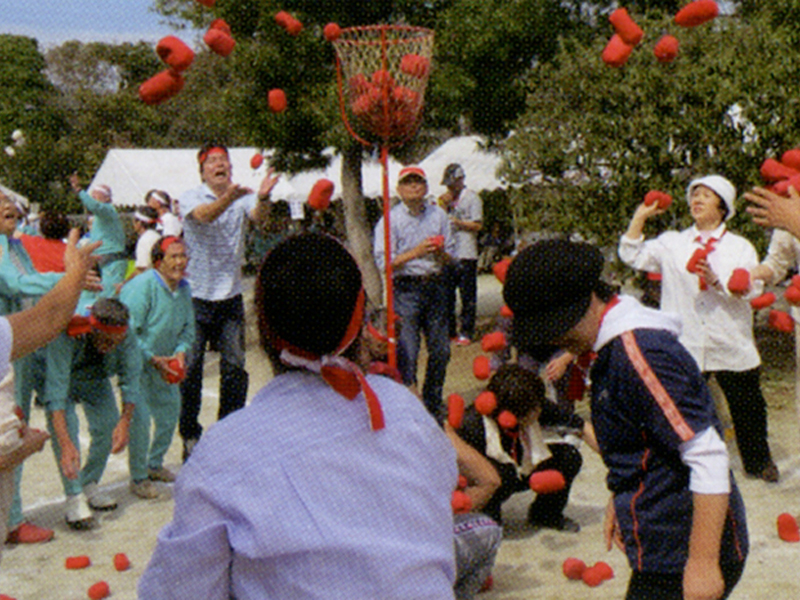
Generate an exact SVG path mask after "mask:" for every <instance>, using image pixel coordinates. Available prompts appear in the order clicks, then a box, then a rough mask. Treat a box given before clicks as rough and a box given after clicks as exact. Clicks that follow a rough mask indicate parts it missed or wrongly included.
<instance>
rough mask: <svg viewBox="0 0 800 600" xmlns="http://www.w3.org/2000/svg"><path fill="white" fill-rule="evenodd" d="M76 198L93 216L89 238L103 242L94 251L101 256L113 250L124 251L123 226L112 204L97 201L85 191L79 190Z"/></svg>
mask: <svg viewBox="0 0 800 600" xmlns="http://www.w3.org/2000/svg"><path fill="white" fill-rule="evenodd" d="M78 198H80V199H81V202H82V203H83V206H84V207H85V208H86V210H88V211H89V212H90V213H92V215H93V216H94V220H93V221H92V230H91V231H90V232H89V240H90V241H92V242H96V241H97V240H102V241H103V244H102V245H101V246H100V247H99V248H98V249H97V250H95V252H94V253H95V254H97V255H100V256H101V255H104V254H112V253H114V252H124V251H125V228H124V227H123V226H122V219H121V218H120V216H119V213H118V212H117V209H116V208H114V205H113V204H111V203H110V202H109V203H105V202H98V201H97V200H95V199H94V198H92V197H91V196H90V195H89V193H88V192H86V191H81V192H80V193H79V194H78Z"/></svg>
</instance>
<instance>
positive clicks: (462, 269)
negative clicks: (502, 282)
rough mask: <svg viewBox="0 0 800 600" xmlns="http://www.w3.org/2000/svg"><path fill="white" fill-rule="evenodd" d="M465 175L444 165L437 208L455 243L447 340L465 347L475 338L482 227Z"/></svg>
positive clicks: (475, 197)
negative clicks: (458, 303) (442, 188)
mask: <svg viewBox="0 0 800 600" xmlns="http://www.w3.org/2000/svg"><path fill="white" fill-rule="evenodd" d="M465 179H466V174H465V173H464V169H463V168H461V165H459V164H456V163H452V164H449V165H447V168H446V169H445V170H444V176H443V177H442V185H444V186H446V187H447V191H446V192H445V193H444V194H442V195H441V196H440V197H439V205H440V206H441V207H442V208H443V209H444V210H445V211H446V212H447V214H448V216H449V217H450V226H451V227H452V230H453V237H455V240H456V251H455V252H456V253H455V256H454V257H453V259H454V260H453V261H452V262H451V263H450V264H449V265H448V266H447V278H448V290H447V293H448V298H447V303H448V307H449V312H450V339H451V340H453V341H455V343H456V344H458V345H459V346H468V345H469V344H470V342H472V338H473V336H474V335H475V311H476V306H477V303H478V233H479V232H480V230H481V228H482V227H483V202H482V201H481V198H480V196H478V194H476V193H475V192H473V191H472V190H469V189H467V186H466V185H465V183H464V180H465ZM456 290H458V294H459V296H460V297H461V329H460V332H459V327H458V319H457V317H456Z"/></svg>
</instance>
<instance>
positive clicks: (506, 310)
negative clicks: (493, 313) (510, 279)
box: [500, 304, 514, 319]
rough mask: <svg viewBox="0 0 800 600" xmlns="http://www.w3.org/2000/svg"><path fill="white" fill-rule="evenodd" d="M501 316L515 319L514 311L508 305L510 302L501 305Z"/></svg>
mask: <svg viewBox="0 0 800 600" xmlns="http://www.w3.org/2000/svg"><path fill="white" fill-rule="evenodd" d="M500 316H501V317H505V318H506V319H513V318H514V311H512V310H511V309H510V308H509V307H508V304H503V306H501V307H500Z"/></svg>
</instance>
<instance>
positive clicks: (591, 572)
mask: <svg viewBox="0 0 800 600" xmlns="http://www.w3.org/2000/svg"><path fill="white" fill-rule="evenodd" d="M581 579H583V583H585V584H586V585H588V586H589V587H597V586H598V585H600V584H601V583H603V582H604V581H605V579H603V573H602V571H601V570H600V569H598V568H597V567H587V568H586V569H585V570H584V571H583V573H582V574H581Z"/></svg>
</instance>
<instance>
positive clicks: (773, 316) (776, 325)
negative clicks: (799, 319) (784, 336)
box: [767, 310, 794, 333]
mask: <svg viewBox="0 0 800 600" xmlns="http://www.w3.org/2000/svg"><path fill="white" fill-rule="evenodd" d="M767 324H768V325H769V326H770V327H772V328H773V329H774V330H776V331H782V332H783V333H791V332H792V331H794V319H793V318H792V316H791V315H790V314H788V313H785V312H782V311H780V310H771V311H769V317H768V318H767Z"/></svg>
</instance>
